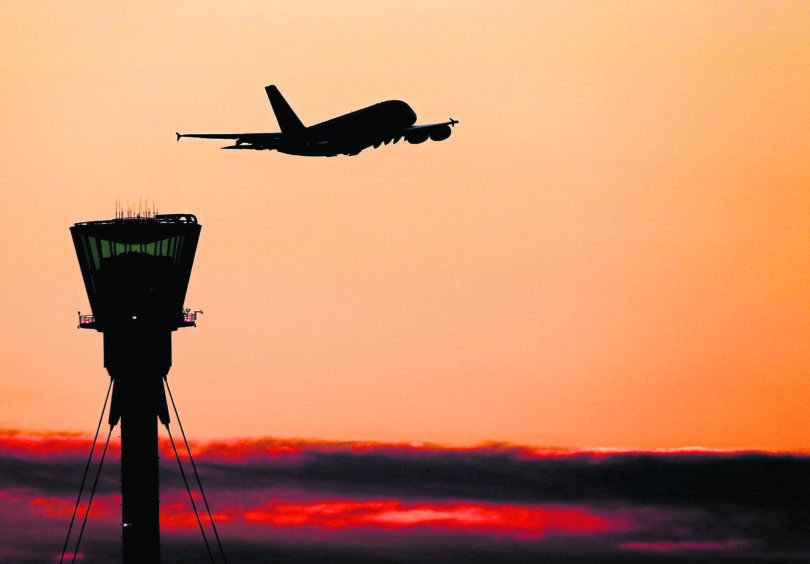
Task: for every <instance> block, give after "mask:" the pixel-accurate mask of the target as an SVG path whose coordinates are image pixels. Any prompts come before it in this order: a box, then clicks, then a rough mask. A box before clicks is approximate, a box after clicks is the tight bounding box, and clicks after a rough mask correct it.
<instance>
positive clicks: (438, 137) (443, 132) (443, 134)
mask: <svg viewBox="0 0 810 564" xmlns="http://www.w3.org/2000/svg"><path fill="white" fill-rule="evenodd" d="M450 133H452V131H450V126H449V125H443V126H442V127H436V128H434V129H431V130H430V140H431V141H444V140H445V139H447V138H448V137H450Z"/></svg>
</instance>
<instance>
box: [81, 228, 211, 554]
mask: <svg viewBox="0 0 810 564" xmlns="http://www.w3.org/2000/svg"><path fill="white" fill-rule="evenodd" d="M70 231H71V234H72V236H73V244H74V245H75V247H76V254H77V255H78V258H79V265H80V267H81V271H82V277H83V278H84V285H85V288H86V290H87V297H88V298H89V300H90V307H91V309H92V311H93V314H92V315H80V316H79V327H81V328H84V329H95V330H96V331H99V332H101V333H102V334H103V335H104V367H105V368H106V369H107V372H108V373H109V374H110V377H111V378H112V385H113V391H112V402H111V404H110V415H109V423H110V425H111V426H114V425H116V424H117V423H118V422H119V420H120V422H121V505H122V507H121V512H122V522H121V524H122V537H123V557H124V558H123V559H124V563H125V564H128V563H139V564H141V563H144V562H159V561H160V515H159V497H158V495H159V493H158V419H160V421H161V422H162V423H164V424H166V425H168V423H169V410H168V406H167V403H166V395H165V392H164V389H163V379H164V378H166V376H167V374H168V373H169V368H170V367H171V365H172V332H173V331H176V330H177V329H179V328H180V327H190V326H194V325H195V321H196V312H194V313H191V312H190V310H187V309H186V310H184V309H183V302H184V300H185V297H186V290H187V288H188V282H189V277H190V276H191V266H192V263H193V262H194V254H195V252H196V250H197V241H198V240H199V237H200V224H198V223H197V218H196V217H194V216H193V215H191V214H177V215H157V214H154V215H153V214H148V213H147V214H146V215H145V216H141V215H140V214H138V215H133V214H124V213H123V212H122V213H116V217H115V219H111V220H104V221H88V222H82V223H76V224H75V225H74V226H73V227H71V228H70Z"/></svg>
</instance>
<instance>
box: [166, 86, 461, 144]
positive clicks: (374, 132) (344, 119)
mask: <svg viewBox="0 0 810 564" xmlns="http://www.w3.org/2000/svg"><path fill="white" fill-rule="evenodd" d="M264 90H265V91H266V92H267V97H268V98H269V100H270V105H271V106H272V108H273V112H274V113H275V115H276V121H278V125H279V128H280V129H281V132H279V133H179V132H176V134H177V140H178V141H180V138H181V137H196V138H200V139H233V140H234V144H233V145H228V146H225V147H222V149H253V150H257V151H261V150H276V151H278V152H279V153H286V154H288V155H301V156H306V157H334V156H335V155H356V154H358V153H359V152H360V151H362V150H363V149H366V148H368V147H374V148H375V149H376V148H377V147H379V146H380V145H382V144H385V145H387V144H388V143H396V142H397V141H399V140H400V139H403V138H404V139H405V140H406V141H407V142H409V143H414V144H416V143H424V142H425V141H427V140H428V139H431V140H433V141H443V140H445V139H447V138H448V137H450V134H451V133H452V130H451V129H450V128H451V127H453V126H455V125H456V124H457V123H458V120H455V119H453V118H450V121H446V122H442V123H431V124H429V125H414V123H416V114H415V113H414V111H413V110H412V109H411V107H410V106H409V105H408V104H406V103H405V102H403V101H401V100H388V101H387V102H380V103H379V104H374V105H373V106H369V107H367V108H363V109H361V110H357V111H354V112H351V113H348V114H344V115H342V116H339V117H336V118H333V119H330V120H327V121H324V122H321V123H318V124H315V125H310V126H309V127H307V126H305V125H304V124H303V123H301V120H300V119H298V116H297V115H295V112H293V110H292V108H291V107H290V105H289V104H288V103H287V101H286V100H285V99H284V97H283V96H282V95H281V92H279V90H278V88H276V87H275V86H274V85H272V84H271V85H270V86H267V87H265V89H264Z"/></svg>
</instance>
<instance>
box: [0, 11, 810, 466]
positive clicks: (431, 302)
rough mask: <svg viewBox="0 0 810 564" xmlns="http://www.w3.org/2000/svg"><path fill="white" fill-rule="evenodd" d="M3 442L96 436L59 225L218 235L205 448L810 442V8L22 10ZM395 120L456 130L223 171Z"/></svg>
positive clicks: (11, 17)
mask: <svg viewBox="0 0 810 564" xmlns="http://www.w3.org/2000/svg"><path fill="white" fill-rule="evenodd" d="M4 12H5V13H4V17H3V18H2V22H0V31H2V33H0V42H1V44H2V49H0V53H2V54H1V55H0V57H2V59H3V64H2V67H3V80H2V82H1V83H0V88H2V92H1V93H0V94H1V95H0V104H1V105H2V106H0V107H1V108H2V109H1V110H0V119H2V129H3V133H4V139H5V147H4V149H3V153H2V160H3V166H2V167H0V182H1V183H2V186H3V206H2V210H3V211H2V219H3V220H2V222H0V229H2V236H3V240H4V241H5V244H4V245H3V246H2V250H0V261H1V262H0V264H2V267H3V277H2V282H1V284H2V292H0V304H1V306H0V307H1V308H2V311H3V313H4V318H5V320H6V322H5V323H4V324H3V327H2V329H0V331H2V336H1V337H0V351H2V353H1V354H2V357H1V358H2V361H3V365H4V368H3V370H2V374H1V375H0V378H2V390H3V393H2V395H1V397H0V427H2V428H5V429H18V430H26V431H33V432H47V431H53V430H62V431H70V432H83V433H89V432H91V431H92V429H93V426H94V424H95V421H96V419H97V417H98V413H99V411H100V408H101V404H102V401H103V397H104V391H105V389H106V384H107V381H108V378H107V375H106V372H105V370H104V368H103V366H102V351H101V344H102V338H101V335H99V334H97V333H94V332H90V331H79V330H77V329H76V325H77V318H76V311H77V310H81V311H82V312H84V313H89V306H88V302H87V298H86V295H85V291H84V288H83V285H82V281H81V275H80V272H79V268H78V263H77V260H76V257H75V253H74V250H73V248H72V244H71V241H70V237H69V232H68V228H69V227H70V225H72V224H73V223H75V222H78V221H87V220H94V219H106V218H111V217H112V216H113V213H114V206H115V202H116V200H122V201H127V200H129V201H130V202H137V201H138V200H139V198H143V199H146V200H149V201H151V200H154V201H156V202H157V205H158V208H159V211H160V212H162V213H170V212H171V213H173V212H189V213H194V214H196V215H197V217H198V219H199V221H200V223H201V224H202V226H203V229H202V235H201V239H200V244H199V248H198V253H197V259H196V262H195V267H194V271H193V273H192V277H191V284H190V287H189V292H188V299H187V304H186V305H187V306H189V307H192V308H195V309H202V310H204V311H205V314H204V315H202V316H201V318H200V322H199V326H198V327H197V328H195V329H185V330H182V331H179V332H178V333H176V334H175V335H174V367H173V368H172V371H171V373H170V375H169V379H170V382H171V384H172V386H173V390H174V393H175V396H176V397H177V399H178V402H179V407H180V409H181V414H182V415H184V417H185V421H184V423H185V424H186V427H187V429H188V431H189V433H190V434H192V435H193V436H195V437H198V438H200V439H203V438H225V437H261V436H274V437H288V438H310V439H319V440H339V441H351V440H363V441H387V442H414V441H417V442H429V443H438V444H443V445H459V446H461V445H475V444H479V443H482V442H487V441H496V442H504V443H512V444H523V445H542V446H555V447H620V448H641V449H650V448H670V447H683V446H701V447H709V448H738V449H739V448H743V449H760V450H776V451H794V452H796V451H802V452H806V451H807V450H808V447H810V425H808V420H807V417H808V416H807V406H808V401H809V400H810V382H808V366H810V347H808V339H810V297H809V296H810V294H808V290H807V288H808V283H810V260H808V247H809V246H810V244H808V237H810V191H808V187H810V159H808V146H810V144H808V140H810V104H808V103H807V101H808V99H810V34H809V33H807V31H808V29H809V28H810V27H809V26H810V5H809V4H807V3H805V2H769V3H764V2H648V3H645V2H525V3H520V2H511V3H500V2H498V3H493V2H466V1H465V2H442V3H434V2H402V3H394V2H380V3H366V2H335V3H331V2H316V3H311V4H308V5H305V6H303V7H302V6H300V5H298V4H297V3H289V2H284V3H281V2H279V3H276V2H255V3H235V4H233V3H209V2H187V3H173V4H171V5H170V6H166V5H164V4H163V3H143V4H137V5H129V6H126V7H122V6H120V5H118V4H117V3H112V4H111V3H108V2H98V3H94V2H84V3H62V2H34V3H22V4H20V3H14V4H13V5H12V4H6V9H5V10H4ZM268 84H276V85H278V86H279V88H280V89H281V91H282V93H283V94H284V95H285V96H286V98H287V100H288V101H289V102H290V104H291V105H292V107H293V109H295V110H296V112H297V113H298V115H299V116H300V117H301V119H302V121H303V122H304V123H305V124H308V125H309V124H313V123H316V122H318V121H322V120H324V119H327V118H330V117H333V116H335V115H339V114H341V113H344V112H347V111H350V110H354V109H358V108H360V107H363V106H366V105H370V104H372V103H375V102H378V101H382V100H386V99H401V100H405V101H407V102H408V103H409V104H410V105H411V106H412V107H413V109H414V110H415V111H416V113H417V115H418V118H419V122H420V123H432V122H437V121H444V120H446V119H447V118H448V117H449V116H452V117H453V118H456V119H458V120H460V122H461V123H460V124H459V125H458V126H457V127H456V128H455V132H454V134H453V136H452V137H451V138H450V139H448V140H447V141H445V142H441V143H426V144H423V145H418V146H416V145H407V144H397V145H396V146H387V147H382V148H380V149H378V150H372V149H369V150H366V151H364V152H363V153H361V154H360V155H359V156H356V157H351V158H349V157H336V158H331V159H325V158H321V159H318V158H304V157H294V156H286V155H281V154H278V153H275V152H251V151H221V150H219V149H218V147H219V146H220V144H218V143H217V142H216V141H213V142H212V141H204V140H194V139H184V140H183V141H181V142H179V143H177V142H176V141H175V135H174V132H175V131H184V132H192V131H207V132H220V131H276V130H277V125H276V122H275V120H274V117H273V114H272V111H271V109H270V106H269V104H268V102H267V99H266V97H265V94H264V90H263V88H264V86H266V85H268Z"/></svg>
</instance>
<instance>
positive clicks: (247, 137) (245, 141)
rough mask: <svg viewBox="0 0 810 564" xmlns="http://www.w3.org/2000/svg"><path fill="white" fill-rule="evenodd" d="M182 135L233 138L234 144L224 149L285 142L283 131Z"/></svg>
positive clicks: (247, 147) (269, 147) (273, 144)
mask: <svg viewBox="0 0 810 564" xmlns="http://www.w3.org/2000/svg"><path fill="white" fill-rule="evenodd" d="M176 134H177V140H178V141H180V138H181V137H195V138H197V139H233V140H234V141H235V143H234V145H232V146H229V147H222V148H223V149H257V150H261V149H275V148H277V147H279V146H280V145H281V144H282V143H284V135H283V134H282V133H179V132H176Z"/></svg>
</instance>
